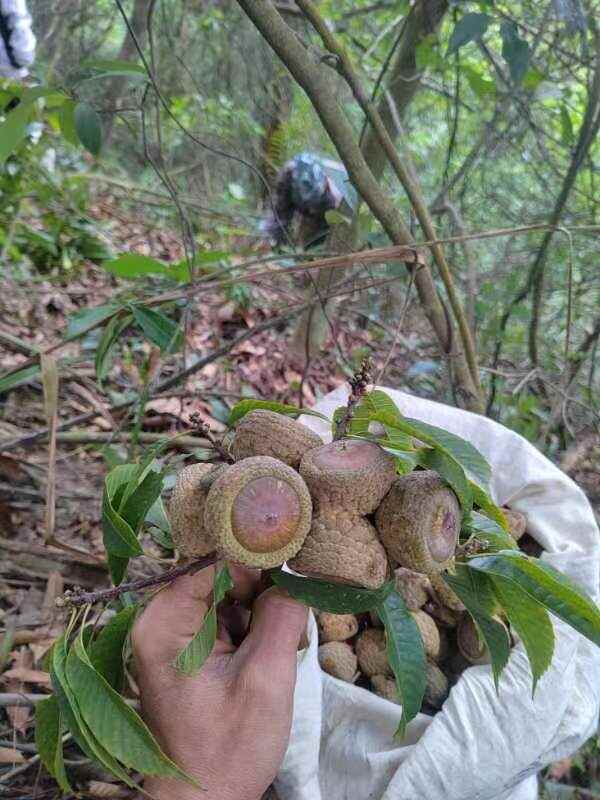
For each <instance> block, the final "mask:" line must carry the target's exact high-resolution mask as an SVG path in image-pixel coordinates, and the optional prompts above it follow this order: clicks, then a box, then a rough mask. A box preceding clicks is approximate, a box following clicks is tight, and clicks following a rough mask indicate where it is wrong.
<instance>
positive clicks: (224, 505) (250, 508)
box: [204, 456, 312, 569]
mask: <svg viewBox="0 0 600 800" xmlns="http://www.w3.org/2000/svg"><path fill="white" fill-rule="evenodd" d="M264 479H271V483H270V484H269V485H270V486H271V487H272V491H273V492H281V496H282V497H283V500H284V501H285V502H283V501H282V502H281V503H279V502H277V501H278V498H277V497H273V498H270V497H269V495H268V493H267V494H266V495H265V487H264ZM255 486H257V487H259V490H257V494H256V497H254V498H253V487H255ZM267 488H268V487H267ZM288 499H292V501H293V508H291V510H290V508H289V503H288V508H286V507H285V504H286V503H287V501H288ZM271 500H272V502H273V506H272V507H269V506H268V505H267V504H268V503H269V502H270V501H271ZM241 501H243V503H244V505H243V512H244V513H242V509H241V507H240V505H239V503H240V502H241ZM236 503H238V505H236ZM286 514H287V515H288V517H287V519H286ZM311 516H312V503H311V499H310V494H309V492H308V489H307V487H306V485H305V483H304V481H303V480H302V478H301V477H300V476H299V475H298V473H297V472H295V471H294V470H293V469H292V468H291V467H289V466H288V465H287V464H284V463H283V462H282V461H277V459H275V458H270V457H269V456H256V457H253V458H245V459H244V460H243V461H238V462H237V463H236V464H233V465H232V466H230V467H228V468H227V469H226V470H224V471H223V472H221V473H220V474H219V475H218V476H217V478H216V479H215V481H214V482H213V485H212V486H211V488H210V491H209V493H208V497H207V498H206V507H205V511H204V525H205V528H206V529H207V530H212V531H214V537H215V542H216V545H217V550H218V551H219V552H220V553H221V554H222V555H223V556H224V557H225V558H227V559H229V560H231V561H235V562H236V563H238V564H243V565H244V566H247V567H259V568H261V569H267V568H269V567H276V566H279V565H280V564H283V562H284V561H287V560H288V559H289V558H291V557H292V556H294V555H295V554H296V553H297V552H298V550H299V549H300V548H301V547H302V544H303V542H304V540H305V538H306V535H307V533H308V531H309V530H310V524H311ZM250 522H251V523H252V524H250ZM284 524H285V527H283V526H284ZM261 527H262V528H263V529H264V535H262V537H261V536H260V534H259V535H257V532H259V531H260V529H261ZM247 537H253V542H255V543H253V544H252V545H250V544H249V542H248V540H247ZM269 537H272V541H273V540H274V542H275V543H274V545H273V547H274V549H272V550H269V549H267V548H268V547H269ZM240 538H242V541H240ZM251 548H252V549H251Z"/></svg>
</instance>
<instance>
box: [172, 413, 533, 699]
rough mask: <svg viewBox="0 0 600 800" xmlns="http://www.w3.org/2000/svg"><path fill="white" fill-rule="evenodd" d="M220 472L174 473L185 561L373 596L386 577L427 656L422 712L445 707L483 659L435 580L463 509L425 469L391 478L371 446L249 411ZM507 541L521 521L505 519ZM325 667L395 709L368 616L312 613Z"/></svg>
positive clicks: (379, 635) (382, 652) (467, 622)
mask: <svg viewBox="0 0 600 800" xmlns="http://www.w3.org/2000/svg"><path fill="white" fill-rule="evenodd" d="M230 451H231V454H232V456H233V458H234V459H235V463H234V464H232V465H227V464H194V465H192V466H189V467H187V468H185V469H184V470H183V471H182V472H180V473H179V475H178V479H177V483H176V485H175V488H174V491H173V495H172V498H171V504H170V512H171V523H172V532H173V539H174V542H175V544H176V546H177V548H178V549H179V551H180V553H181V554H182V555H183V556H185V557H198V556H204V555H207V554H208V553H211V552H213V551H215V550H216V551H217V552H218V553H220V554H221V555H223V557H225V558H227V559H228V560H231V561H234V562H236V563H239V564H243V565H246V566H250V567H258V568H262V569H265V568H269V567H275V566H278V565H280V564H282V563H283V562H284V561H286V562H287V563H288V564H289V566H290V567H291V568H292V569H294V570H295V571H296V572H299V573H301V574H302V575H306V576H308V577H313V578H322V579H325V580H327V581H330V582H333V583H342V584H347V585H351V586H356V587H364V588H368V589H377V588H379V587H380V586H382V585H383V583H385V582H386V581H387V580H390V579H391V578H392V576H393V578H394V580H395V585H396V589H397V591H398V592H399V593H400V595H401V596H402V597H403V599H404V601H405V603H406V605H407V607H408V609H409V610H410V612H411V614H412V615H413V618H414V620H415V622H416V624H417V626H418V628H419V630H420V632H421V636H422V639H423V642H424V647H425V653H426V656H427V691H426V694H425V700H424V707H425V710H429V711H435V710H436V709H439V708H440V707H441V705H442V703H443V702H444V700H445V698H446V696H447V694H448V690H449V686H450V685H451V683H452V681H454V680H456V678H457V676H458V675H459V674H460V673H461V672H462V670H463V669H464V668H465V667H466V666H468V665H469V664H481V663H486V662H487V661H489V653H488V652H487V651H486V648H485V646H483V645H482V643H481V641H480V638H479V635H478V632H477V629H476V628H475V625H474V623H473V621H472V619H471V617H470V616H469V615H468V614H467V613H466V611H465V608H464V606H463V605H462V603H461V601H460V600H459V598H458V597H457V596H456V594H454V592H453V591H452V590H451V589H450V588H449V587H448V585H447V584H446V582H445V581H444V579H443V577H442V573H443V572H444V571H445V570H447V569H448V568H449V567H451V565H452V560H453V558H454V554H455V550H456V547H457V545H458V537H459V532H460V527H461V509H460V505H459V502H458V500H457V498H456V496H455V494H454V493H453V492H452V490H451V489H449V488H448V486H447V485H446V484H445V483H444V482H443V481H442V480H441V479H440V477H439V476H438V475H437V474H436V473H435V472H433V471H416V472H413V473H411V474H409V475H405V476H398V475H397V474H396V468H395V461H394V459H393V457H392V456H390V455H389V454H388V453H386V452H385V450H383V449H382V448H381V447H379V445H378V444H376V443H374V442H371V441H367V440H363V439H340V440H338V441H334V442H332V443H330V444H323V443H322V441H321V439H320V438H319V436H317V435H316V434H315V433H313V432H312V431H310V430H309V429H308V428H306V427H305V426H303V425H301V424H300V423H298V422H295V421H294V420H291V419H289V418H288V417H284V416H282V415H280V414H276V413H273V412H271V411H266V410H255V411H252V412H250V413H249V414H247V415H246V416H245V417H244V418H243V419H242V420H241V422H240V423H239V424H238V426H237V429H236V432H235V436H234V438H233V441H232V443H231V448H230ZM507 516H508V522H509V526H510V530H511V533H512V534H513V536H514V537H515V539H518V538H520V537H521V536H522V535H523V533H524V531H525V518H524V517H523V516H522V515H521V514H519V513H518V512H507ZM317 619H318V626H319V639H320V647H319V661H320V664H321V667H322V668H323V670H325V671H326V672H328V673H329V674H331V675H333V676H334V677H336V678H339V679H341V680H344V681H349V682H357V683H358V684H359V685H363V686H365V687H368V688H370V689H371V690H372V691H374V692H375V693H376V694H378V695H380V696H381V697H384V698H386V699H388V700H392V701H394V702H397V694H396V687H395V683H394V680H393V674H392V670H391V667H390V665H389V662H388V659H387V656H386V642H385V632H384V630H383V627H382V625H381V623H380V621H379V619H378V618H377V616H376V615H375V614H373V613H371V614H363V615H360V616H358V617H357V616H354V615H333V614H329V613H320V614H319V615H318V618H317Z"/></svg>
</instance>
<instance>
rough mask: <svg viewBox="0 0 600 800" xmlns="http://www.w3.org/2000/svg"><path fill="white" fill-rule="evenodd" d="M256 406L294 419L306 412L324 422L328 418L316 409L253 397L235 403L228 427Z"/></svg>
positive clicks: (327, 420)
mask: <svg viewBox="0 0 600 800" xmlns="http://www.w3.org/2000/svg"><path fill="white" fill-rule="evenodd" d="M256 408H262V409H265V410H267V411H275V412H276V413H277V414H283V415H284V416H287V417H294V419H295V418H296V417H299V416H300V415H301V414H307V415H308V416H312V417H319V418H320V419H324V420H325V421H326V422H329V419H328V418H327V417H326V416H325V415H324V414H321V413H319V412H318V411H313V410H312V409H310V408H298V407H297V406H290V405H287V404H286V403H275V402H273V401H271V400H255V399H253V398H249V399H248V400H240V402H239V403H236V404H235V405H234V407H233V408H232V409H231V412H230V414H229V419H228V420H227V425H228V427H230V428H231V427H232V426H233V425H235V423H236V422H239V421H240V420H241V419H242V417H245V416H246V414H248V413H249V412H250V411H254V410H255V409H256Z"/></svg>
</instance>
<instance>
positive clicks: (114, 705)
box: [66, 633, 196, 785]
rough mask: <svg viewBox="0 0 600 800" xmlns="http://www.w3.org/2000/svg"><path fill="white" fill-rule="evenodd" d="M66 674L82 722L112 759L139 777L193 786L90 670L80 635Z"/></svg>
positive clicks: (192, 782) (119, 700)
mask: <svg viewBox="0 0 600 800" xmlns="http://www.w3.org/2000/svg"><path fill="white" fill-rule="evenodd" d="M66 674H67V679H68V682H69V686H70V687H71V689H72V691H73V693H74V694H75V696H76V697H77V703H78V706H79V710H80V713H81V716H82V718H83V719H84V721H85V723H86V725H87V726H88V727H89V729H90V730H92V731H93V732H94V737H95V739H96V740H97V741H98V742H99V744H100V745H101V746H102V747H103V748H104V749H105V750H106V751H107V752H108V753H110V754H111V756H112V757H113V758H115V759H117V760H118V761H119V762H121V763H122V764H123V765H124V766H126V767H128V768H129V769H133V770H136V771H138V772H141V773H142V774H143V775H159V776H161V777H165V778H175V779H179V780H184V781H186V782H187V783H191V784H192V785H196V784H195V781H194V780H193V779H192V778H190V776H188V775H187V774H186V773H185V772H183V770H181V769H180V768H179V767H178V766H177V765H176V764H175V763H174V762H173V761H171V759H169V758H167V756H166V755H165V754H164V753H163V752H162V750H161V749H160V747H159V745H158V743H157V742H156V740H155V738H154V736H153V735H152V733H151V732H150V731H149V729H148V728H147V726H146V725H145V723H144V722H143V721H142V719H141V717H140V716H139V715H138V714H137V713H136V712H135V711H134V710H133V709H132V708H131V707H130V706H128V705H127V703H126V702H125V701H124V700H123V698H122V697H121V696H120V695H119V694H118V693H117V692H115V690H114V689H113V688H112V687H111V686H110V685H109V684H108V683H107V681H106V680H105V679H104V678H103V677H102V675H100V674H99V673H98V672H97V671H96V670H95V669H94V667H93V666H92V663H91V661H90V659H89V657H88V655H87V653H86V651H85V647H84V644H83V639H82V636H81V633H80V634H79V636H78V637H77V639H76V640H75V643H74V645H73V647H72V648H71V650H70V652H69V654H68V657H67V664H66Z"/></svg>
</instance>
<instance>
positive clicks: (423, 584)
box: [394, 567, 431, 611]
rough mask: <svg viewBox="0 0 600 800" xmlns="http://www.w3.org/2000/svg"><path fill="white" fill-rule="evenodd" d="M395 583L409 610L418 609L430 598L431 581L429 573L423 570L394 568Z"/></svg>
mask: <svg viewBox="0 0 600 800" xmlns="http://www.w3.org/2000/svg"><path fill="white" fill-rule="evenodd" d="M394 583H395V585H396V591H397V592H398V594H399V595H400V596H401V597H402V599H403V600H404V602H405V603H406V607H407V608H408V610H409V611H418V609H419V608H423V606H424V605H425V603H426V602H427V601H428V600H429V594H430V592H431V583H430V580H429V578H428V577H427V575H423V573H421V572H413V570H412V569H407V568H406V567H398V569H395V570H394Z"/></svg>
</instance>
